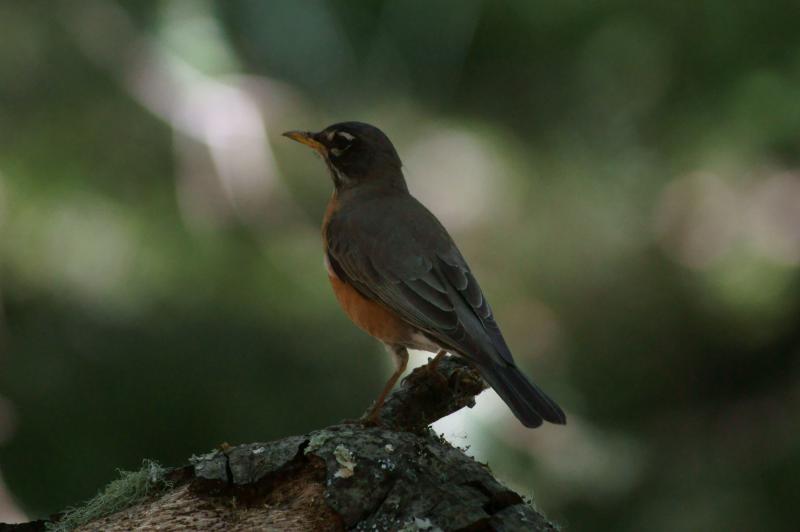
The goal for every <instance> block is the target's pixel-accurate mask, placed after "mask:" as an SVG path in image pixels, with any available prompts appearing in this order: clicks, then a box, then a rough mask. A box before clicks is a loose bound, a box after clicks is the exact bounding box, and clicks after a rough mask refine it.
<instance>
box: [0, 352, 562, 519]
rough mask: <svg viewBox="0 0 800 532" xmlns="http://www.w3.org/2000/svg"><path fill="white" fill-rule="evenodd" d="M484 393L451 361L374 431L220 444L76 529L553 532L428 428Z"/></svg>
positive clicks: (422, 379) (418, 378) (356, 428)
mask: <svg viewBox="0 0 800 532" xmlns="http://www.w3.org/2000/svg"><path fill="white" fill-rule="evenodd" d="M484 387H485V385H484V384H483V381H482V380H481V379H480V377H479V376H478V374H477V373H476V372H475V371H474V370H473V369H471V368H470V367H469V366H468V365H467V364H466V363H465V362H463V361H461V360H459V359H456V358H453V357H447V358H446V359H444V360H443V361H442V362H441V363H440V364H439V366H438V367H437V369H436V370H435V371H431V370H429V369H427V366H424V367H422V368H418V369H417V370H415V371H414V372H413V373H412V374H411V375H409V376H408V377H407V378H406V379H405V380H404V382H403V383H402V384H401V385H400V386H399V387H398V389H397V390H395V392H393V394H392V395H391V396H390V398H389V399H388V400H387V403H386V406H385V408H384V411H383V413H382V416H381V424H380V426H376V427H366V426H362V425H361V424H358V423H344V424H339V425H334V426H331V427H327V428H325V429H321V430H317V431H314V432H311V433H309V434H305V435H302V436H291V437H288V438H284V439H282V440H278V441H273V442H267V443H251V444H245V445H237V446H228V445H225V446H223V447H222V448H220V449H218V450H214V451H212V452H210V453H207V454H203V455H201V456H193V457H192V458H191V459H190V465H188V466H185V467H182V468H178V469H175V470H172V471H171V473H170V474H169V475H168V478H167V479H165V481H166V482H165V488H164V489H163V490H162V491H160V492H158V493H156V494H155V495H152V496H149V497H148V498H147V499H145V500H142V501H139V502H137V503H136V504H133V505H132V506H130V507H128V508H126V509H125V510H122V511H118V512H116V513H113V514H111V515H107V516H105V517H102V518H99V519H95V520H94V521H91V522H89V523H86V524H83V525H82V526H80V527H79V528H78V529H79V530H104V531H105V530H131V529H143V530H149V529H159V530H286V531H305V530H308V531H322V532H324V531H342V530H375V531H379V530H391V531H403V532H410V531H416V530H427V531H431V532H433V531H451V530H453V531H481V530H487V531H488V530H495V531H536V530H556V528H555V526H554V525H552V524H551V523H550V522H548V521H547V520H546V519H545V518H544V517H543V516H542V515H540V514H539V513H538V512H537V511H536V510H535V509H534V508H533V507H532V506H531V504H530V503H528V502H526V501H525V500H524V499H523V498H522V497H521V496H520V495H518V494H517V493H515V492H513V491H512V490H510V489H508V488H507V487H505V486H503V485H502V484H501V483H500V482H499V481H497V480H496V479H495V478H494V477H493V476H492V474H491V472H490V471H489V469H488V467H486V466H485V465H482V464H480V463H478V462H476V461H474V460H473V459H472V458H470V457H468V456H467V455H466V454H464V452H463V451H462V450H460V449H458V448H455V447H453V446H451V445H450V444H449V443H447V442H446V441H444V440H442V439H440V438H439V437H437V436H436V435H435V434H433V433H432V431H430V429H429V428H428V425H429V424H430V423H432V422H433V421H435V420H436V419H439V418H440V417H443V416H445V415H447V414H449V413H451V412H454V411H456V410H458V409H460V408H462V407H464V406H472V405H473V404H474V396H475V395H476V394H477V393H480V392H481V391H482V390H483V389H484ZM31 524H33V523H31ZM53 524H55V525H56V526H57V524H58V521H55V522H54V523H53ZM29 525H30V524H29ZM11 526H12V527H16V526H24V525H11ZM0 528H2V525H0ZM12 529H14V528H9V530H12ZM19 530H22V529H21V528H20V529H19ZM29 530H30V528H29Z"/></svg>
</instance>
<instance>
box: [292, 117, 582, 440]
mask: <svg viewBox="0 0 800 532" xmlns="http://www.w3.org/2000/svg"><path fill="white" fill-rule="evenodd" d="M283 135H284V136H286V137H288V138H290V139H292V140H294V141H297V142H300V143H302V144H304V145H306V146H308V147H310V148H312V149H313V150H314V151H315V152H316V153H317V154H318V155H319V156H320V157H321V158H322V160H323V161H324V162H325V164H326V166H327V167H328V170H329V173H330V177H331V179H332V180H333V193H332V195H331V198H330V201H329V202H328V206H327V208H326V210H325V215H324V217H323V222H322V242H323V247H324V264H325V266H326V269H327V273H328V278H329V280H330V283H331V285H332V287H333V292H334V294H335V296H336V299H337V300H338V302H339V304H340V306H341V307H342V309H343V310H344V312H345V313H346V314H347V315H348V317H349V318H350V319H351V320H352V321H353V322H354V323H355V324H356V325H357V326H358V327H360V328H361V329H363V330H364V331H366V332H367V333H368V334H370V335H371V336H373V337H375V338H377V339H378V340H380V341H381V342H383V344H385V346H386V348H387V350H388V351H389V352H390V353H391V354H393V355H394V359H395V362H396V370H395V372H394V373H393V374H392V376H391V377H390V378H389V380H388V381H387V382H386V385H385V386H384V388H383V390H382V392H381V394H380V396H379V397H378V399H377V400H376V401H375V403H373V406H372V409H371V410H370V413H369V414H368V415H367V418H366V419H367V421H372V422H374V423H377V419H378V416H379V413H380V410H381V408H382V406H383V403H384V401H385V399H386V397H387V395H388V394H389V392H390V391H391V390H392V389H393V388H394V386H395V384H396V383H397V380H398V379H399V378H400V376H401V375H402V373H403V372H404V371H405V369H406V366H407V364H408V349H417V350H423V351H428V352H431V353H437V354H436V356H435V357H434V360H433V362H432V364H433V365H435V364H437V363H438V361H439V360H441V359H442V357H444V356H446V354H447V353H451V354H453V355H456V356H459V357H462V358H463V359H466V361H467V362H468V363H469V364H470V365H471V366H473V367H474V368H475V369H477V370H478V372H479V373H480V375H481V376H482V377H483V379H484V380H485V381H486V382H487V383H488V384H489V386H491V387H492V388H493V389H494V390H495V392H497V394H498V395H499V396H500V398H501V399H503V401H504V402H505V403H506V405H508V407H509V408H510V409H511V411H512V412H513V414H514V415H515V416H516V417H517V419H519V421H520V422H521V423H522V424H523V425H524V426H526V427H530V428H534V427H538V426H540V425H542V423H543V421H548V422H550V423H554V424H560V425H563V424H565V423H566V415H565V414H564V411H563V410H562V409H561V408H560V407H559V406H558V404H556V402H555V401H553V400H552V399H551V398H550V397H548V396H547V394H545V393H544V391H542V389H541V388H539V387H538V386H537V385H536V384H534V383H533V382H532V381H530V380H529V379H528V378H527V377H526V376H525V375H524V374H523V373H522V372H521V371H520V370H519V368H518V367H517V365H516V364H515V362H514V359H513V357H512V355H511V350H510V349H509V347H508V345H507V344H506V341H505V339H504V338H503V334H502V333H501V331H500V327H499V326H498V324H497V321H496V320H495V317H494V314H493V312H492V308H491V307H490V306H489V303H488V301H487V300H486V297H485V296H484V294H483V292H482V291H481V288H480V286H479V285H478V281H477V280H476V279H475V277H474V275H473V273H472V271H471V269H470V267H469V265H468V264H467V261H466V260H465V259H464V257H463V255H462V254H461V252H460V251H459V249H458V247H457V246H456V244H455V242H454V241H453V239H452V238H451V236H450V234H449V233H448V232H447V230H446V229H445V228H444V226H443V225H442V224H441V222H440V221H439V220H438V219H437V218H436V216H434V214H433V213H431V211H429V210H428V209H427V208H426V207H425V206H424V205H423V204H422V203H420V202H419V201H418V200H417V199H416V198H415V197H414V196H412V195H411V193H410V192H409V189H408V186H407V184H406V180H405V177H404V175H403V170H402V163H401V161H400V157H399V155H398V154H397V150H396V149H395V147H394V145H393V144H392V142H391V141H390V140H389V138H388V137H387V136H386V134H384V133H383V132H382V131H381V130H380V129H378V128H377V127H375V126H372V125H370V124H366V123H364V122H340V123H336V124H333V125H331V126H328V127H326V128H325V129H323V130H322V131H319V132H316V133H314V132H310V131H299V130H298V131H287V132H285V133H283Z"/></svg>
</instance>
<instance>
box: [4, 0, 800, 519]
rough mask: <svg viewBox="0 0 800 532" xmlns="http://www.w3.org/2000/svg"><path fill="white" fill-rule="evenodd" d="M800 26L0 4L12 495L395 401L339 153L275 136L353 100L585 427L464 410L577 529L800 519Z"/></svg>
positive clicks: (761, 12) (730, 8)
mask: <svg viewBox="0 0 800 532" xmlns="http://www.w3.org/2000/svg"><path fill="white" fill-rule="evenodd" d="M798 20H800V5H798V3H797V1H796V0H791V1H789V0H784V1H781V0H776V1H772V2H762V1H759V2H756V1H752V0H744V1H740V2H735V3H733V4H732V3H730V2H723V1H721V0H716V1H701V2H669V1H655V2H649V3H642V2H632V1H627V2H626V1H618V2H604V3H587V2H575V1H566V2H538V1H523V0H519V1H498V2H489V1H480V0H452V1H433V2H430V1H421V0H411V1H408V0H392V1H366V0H363V1H353V0H336V1H322V0H317V1H311V0H309V1H304V2H297V1H293V0H281V1H269V2H267V1H259V0H241V1H236V0H226V1H224V2H212V1H211V0H205V1H202V0H174V1H161V2H152V1H136V2H133V1H131V2H117V1H112V0H82V1H80V2H67V1H59V2H55V1H54V2H45V1H16V2H15V1H10V2H3V3H2V4H0V276H1V277H0V298H1V301H2V312H1V313H0V317H1V319H0V327H1V328H2V351H1V352H0V471H1V472H2V476H3V478H4V481H5V485H6V488H7V490H8V492H9V493H10V495H11V496H12V497H13V499H14V500H15V501H16V504H17V506H18V508H20V509H21V510H22V511H23V512H25V513H26V514H27V516H28V517H31V518H32V517H38V516H44V515H47V514H48V513H50V512H54V511H57V510H60V509H62V508H64V507H65V506H67V505H69V504H73V503H76V502H78V501H80V500H82V499H84V498H86V497H88V496H90V495H92V494H93V493H94V492H95V491H96V490H97V489H98V488H99V487H100V486H102V485H103V484H104V483H106V482H107V481H109V480H110V479H112V478H114V477H115V476H116V473H115V468H123V469H134V468H137V467H138V465H139V464H140V462H141V459H142V458H145V457H147V458H152V459H157V460H159V461H161V462H162V463H165V464H168V465H178V464H181V463H183V462H184V461H185V460H186V458H187V457H188V456H189V455H191V454H192V453H193V452H199V451H204V450H207V449H210V448H212V447H213V446H215V445H217V444H219V443H220V442H223V441H228V442H231V443H238V442H251V441H258V440H269V439H275V438H279V437H282V436H286V435H290V434H295V433H301V432H303V431H308V430H311V429H314V428H319V427H321V426H324V425H327V424H330V423H334V422H337V421H338V420H340V419H342V418H345V417H354V416H356V415H358V414H360V412H362V411H363V410H364V409H365V408H366V407H367V405H368V404H369V403H370V401H371V400H372V399H373V398H374V397H375V395H376V394H377V392H378V391H379V390H380V388H381V386H382V384H383V382H384V379H385V378H386V377H387V376H388V374H389V372H390V369H391V361H390V359H389V357H388V356H387V355H385V354H384V353H383V351H382V349H381V348H380V346H378V345H377V344H376V343H375V342H374V341H373V340H371V339H370V338H368V337H366V336H365V335H364V334H363V333H361V332H360V331H359V330H357V329H356V328H355V327H354V326H352V325H350V324H349V322H348V321H347V319H346V318H345V317H344V316H343V314H342V313H341V312H340V311H339V309H338V307H337V304H336V302H335V300H334V298H333V296H332V294H331V292H330V288H329V286H328V284H327V278H326V276H325V274H324V270H323V266H322V252H321V245H320V239H319V229H318V227H319V222H320V219H321V216H322V212H323V209H324V205H325V202H326V201H327V197H328V196H329V194H330V190H331V183H330V179H329V177H328V176H327V170H326V169H325V168H324V165H322V164H321V163H320V162H319V160H317V159H316V158H315V157H313V156H312V154H311V153H309V152H308V151H307V150H304V149H302V148H301V147H300V146H298V145H296V144H294V143H291V142H289V141H287V140H286V139H284V138H282V137H280V133H281V132H282V131H284V130H287V129H322V128H323V127H324V126H326V125H328V124H330V123H333V122H336V121H340V120H351V119H353V120H362V121H367V122H371V123H374V124H376V125H378V126H379V127H381V128H382V129H383V130H384V131H385V132H386V133H387V134H388V135H389V136H390V138H392V139H393V141H394V142H395V145H396V146H397V148H398V151H399V152H400V156H401V158H402V159H403V161H404V164H405V167H406V176H407V179H408V181H409V184H410V187H411V189H412V192H414V193H415V194H416V195H417V196H418V197H419V198H420V199H421V200H422V201H423V202H424V203H426V204H427V205H428V206H429V207H430V208H431V209H432V210H433V211H434V212H435V213H437V215H439V216H440V218H441V219H442V221H443V222H444V223H445V225H446V226H447V227H448V228H449V229H450V230H451V233H452V234H453V236H454V237H455V239H456V240H457V242H459V245H460V247H461V248H462V251H463V252H464V254H465V255H466V256H467V258H468V259H469V260H470V262H471V264H472V267H473V269H474V270H475V272H476V276H477V277H478V278H479V279H480V280H481V284H482V285H483V288H484V291H485V292H486V293H487V294H488V296H489V299H490V300H491V302H492V304H493V306H494V308H495V313H496V315H497V316H498V319H499V322H500V324H501V325H502V327H503V329H504V332H505V334H506V336H507V338H508V340H509V343H510V345H511V346H512V348H513V350H514V351H515V354H516V357H517V360H518V361H519V363H520V364H521V365H522V366H523V367H524V368H525V370H526V372H527V373H529V374H530V375H532V376H534V378H535V379H536V380H537V382H539V383H540V384H542V386H543V387H544V388H545V389H546V390H548V391H549V392H550V394H551V395H552V396H553V397H555V398H557V399H558V401H559V402H560V403H561V404H562V405H563V406H564V407H565V410H566V411H567V413H568V416H569V420H570V421H569V425H567V426H566V427H565V428H560V427H554V426H546V427H543V428H541V429H538V430H535V431H527V430H525V429H523V428H522V427H521V426H520V425H519V424H518V423H517V422H516V421H515V420H514V419H513V417H512V416H511V415H510V414H509V413H508V412H507V410H506V409H505V408H504V407H503V405H502V404H501V403H500V402H499V400H498V399H497V398H496V397H495V396H493V395H492V393H490V392H487V393H485V394H484V395H483V396H482V397H481V399H480V401H479V405H478V407H476V408H475V409H474V410H471V411H468V412H466V413H460V414H458V415H455V416H452V417H451V418H448V419H446V420H444V421H442V422H440V423H439V424H437V426H436V428H437V430H439V431H440V432H442V433H443V434H444V435H445V436H446V437H447V438H449V439H450V440H451V441H453V442H454V443H455V444H457V445H461V446H467V445H468V446H470V452H472V453H473V454H474V455H475V456H476V457H477V458H478V459H480V460H481V461H488V462H489V463H490V464H491V466H492V468H493V470H494V471H495V473H496V474H497V475H498V476H499V477H500V478H501V479H503V480H504V481H506V482H507V483H509V484H510V485H512V486H514V487H515V488H517V489H520V490H522V491H524V492H525V493H528V494H531V495H532V496H533V497H534V498H535V500H536V502H537V504H538V505H539V506H540V507H541V508H542V510H543V511H544V512H545V513H546V514H547V515H549V516H550V517H551V518H553V519H555V520H556V521H558V522H560V523H562V524H563V525H565V526H566V527H567V529H568V530H614V531H620V530H629V531H641V530H648V531H667V530H669V531H673V530H771V531H780V530H794V529H796V528H795V527H796V521H797V518H796V505H797V501H798V500H800V493H798V491H799V490H798V481H797V479H798V478H800V427H798V420H800V362H799V361H798V354H800V31H798V30H797V23H798ZM415 358H416V361H417V362H422V361H424V360H425V358H426V357H425V355H417V356H416V357H415ZM0 499H2V497H0ZM0 508H2V503H1V502H0ZM0 511H3V510H0ZM4 512H5V513H2V514H0V521H2V520H3V518H5V519H14V518H15V516H16V518H20V519H21V518H22V516H21V515H20V514H19V513H18V512H17V513H14V511H13V510H12V509H11V508H10V507H7V508H6V510H4Z"/></svg>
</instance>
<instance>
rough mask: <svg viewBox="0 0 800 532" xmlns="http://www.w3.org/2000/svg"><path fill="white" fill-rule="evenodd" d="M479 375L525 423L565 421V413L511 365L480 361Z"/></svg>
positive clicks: (534, 425) (558, 422)
mask: <svg viewBox="0 0 800 532" xmlns="http://www.w3.org/2000/svg"><path fill="white" fill-rule="evenodd" d="M478 369H479V371H480V373H481V375H483V378H484V379H485V380H486V382H487V383H489V386H491V387H492V388H494V391H496V392H497V395H499V396H500V398H501V399H502V400H503V401H504V402H505V403H506V404H507V405H508V407H509V408H510V409H511V411H512V412H514V415H515V416H517V419H519V420H520V422H522V424H523V425H525V426H526V427H531V428H533V427H538V426H539V425H541V424H542V420H545V421H549V422H550V423H556V424H558V425H564V424H566V422H567V416H566V415H565V414H564V411H563V410H561V408H560V407H559V406H558V405H557V404H556V402H555V401H553V400H552V399H550V398H549V397H548V396H547V394H545V393H544V392H543V391H542V390H541V389H540V388H539V387H538V386H536V385H535V384H534V383H532V382H531V381H529V380H528V378H527V377H525V375H523V374H522V372H521V371H520V370H519V369H518V368H517V367H516V366H513V365H509V366H501V365H499V364H491V365H490V367H486V366H484V365H481V366H480V367H479V368H478Z"/></svg>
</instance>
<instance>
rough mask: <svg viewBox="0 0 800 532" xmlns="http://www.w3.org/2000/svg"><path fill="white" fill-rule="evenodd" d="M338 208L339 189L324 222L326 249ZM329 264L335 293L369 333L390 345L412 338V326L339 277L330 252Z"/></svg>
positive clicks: (358, 323) (349, 312) (344, 308)
mask: <svg viewBox="0 0 800 532" xmlns="http://www.w3.org/2000/svg"><path fill="white" fill-rule="evenodd" d="M338 207H339V204H338V198H337V197H336V192H334V194H333V196H331V200H330V202H329V203H328V208H327V209H326V211H325V217H324V218H323V221H322V240H323V243H324V244H325V248H326V249H327V228H328V221H329V220H330V218H331V216H332V215H333V213H334V212H336V209H337V208H338ZM326 253H327V252H326ZM325 264H326V266H327V267H328V279H329V280H330V282H331V286H332V287H333V293H334V294H336V299H337V300H338V301H339V304H340V305H341V306H342V310H344V312H345V314H347V316H348V317H349V318H350V319H351V320H352V321H353V323H355V324H356V325H358V326H359V327H360V328H361V329H363V330H364V331H366V332H367V333H368V334H369V335H371V336H374V337H375V338H377V339H378V340H381V341H382V342H386V343H388V344H404V343H406V342H408V341H409V339H410V338H411V335H412V334H413V328H412V327H409V326H408V325H407V324H406V323H405V322H404V321H403V320H401V319H400V318H399V317H398V316H397V315H396V314H395V313H394V312H392V311H391V310H389V309H387V308H386V307H385V306H383V305H382V304H381V303H377V302H375V301H372V300H370V299H367V298H366V297H364V296H362V295H361V294H359V293H358V291H357V290H356V289H355V288H353V287H352V286H350V285H349V284H347V283H346V282H344V281H342V280H341V279H339V277H338V276H337V275H336V274H335V273H334V272H333V271H332V270H331V268H330V266H328V258H327V255H326V257H325Z"/></svg>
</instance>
